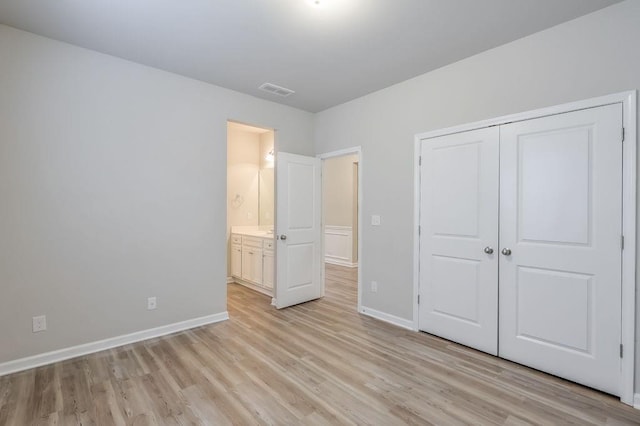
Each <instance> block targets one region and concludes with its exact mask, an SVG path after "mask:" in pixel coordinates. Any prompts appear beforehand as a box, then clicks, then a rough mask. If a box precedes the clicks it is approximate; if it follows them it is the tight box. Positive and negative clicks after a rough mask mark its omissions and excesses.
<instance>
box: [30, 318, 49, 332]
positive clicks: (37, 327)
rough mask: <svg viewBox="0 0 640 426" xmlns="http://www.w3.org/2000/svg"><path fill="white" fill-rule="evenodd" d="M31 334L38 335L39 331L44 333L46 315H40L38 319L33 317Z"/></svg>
mask: <svg viewBox="0 0 640 426" xmlns="http://www.w3.org/2000/svg"><path fill="white" fill-rule="evenodd" d="M32 321H33V332H34V333H39V332H41V331H45V330H46V329H47V317H46V315H41V316H38V317H33V318H32Z"/></svg>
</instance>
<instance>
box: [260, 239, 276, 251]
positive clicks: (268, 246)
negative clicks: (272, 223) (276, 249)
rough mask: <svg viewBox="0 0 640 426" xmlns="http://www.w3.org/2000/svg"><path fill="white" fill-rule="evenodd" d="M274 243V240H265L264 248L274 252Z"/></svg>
mask: <svg viewBox="0 0 640 426" xmlns="http://www.w3.org/2000/svg"><path fill="white" fill-rule="evenodd" d="M273 243H274V241H273V240H272V239H268V240H264V241H263V242H262V248H263V249H265V250H273Z"/></svg>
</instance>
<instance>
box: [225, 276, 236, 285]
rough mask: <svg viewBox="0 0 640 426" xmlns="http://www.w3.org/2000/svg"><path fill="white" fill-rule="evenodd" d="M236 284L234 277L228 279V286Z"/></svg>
mask: <svg viewBox="0 0 640 426" xmlns="http://www.w3.org/2000/svg"><path fill="white" fill-rule="evenodd" d="M234 282H236V280H235V279H234V278H233V277H227V284H232V283H234Z"/></svg>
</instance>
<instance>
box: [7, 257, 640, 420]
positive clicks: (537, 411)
mask: <svg viewBox="0 0 640 426" xmlns="http://www.w3.org/2000/svg"><path fill="white" fill-rule="evenodd" d="M355 273H356V272H355V270H354V269H347V268H341V267H335V266H328V267H327V295H326V297H325V298H324V299H322V300H318V301H314V302H310V303H306V304H302V305H298V306H295V307H292V308H289V309H285V310H281V311H277V310H276V309H274V308H273V307H271V306H270V305H269V302H270V300H269V298H267V297H266V296H263V295H261V294H258V293H255V292H253V291H251V290H248V289H246V288H244V287H241V286H239V285H234V284H232V285H229V314H230V316H231V319H230V320H229V321H226V322H223V323H218V324H214V325H210V326H205V327H200V328H197V329H193V330H190V331H187V332H183V333H179V334H175V335H172V336H168V337H164V338H158V339H153V340H148V341H145V342H141V343H138V344H133V345H128V346H124V347H121V348H117V349H113V350H109V351H104V352H100V353H97V354H93V355H90V356H85V357H81V358H77V359H74V360H70V361H66V362H62V363H58V364H54V365H51V366H48V367H42V368H37V369H34V370H30V371H26V372H23V373H18V374H14V375H10V376H5V377H2V378H0V425H27V424H58V425H76V424H83V425H84V424H98V425H111V424H116V425H119V424H133V425H148V424H206V425H223V424H239V425H251V424H277V425H294V424H308V425H315V424H320V425H321V424H332V425H336V424H376V425H395V424H437V425H458V424H476V425H478V424H502V425H525V424H553V425H557V424H578V425H589V424H609V425H631V424H640V411H637V410H634V409H633V408H630V407H627V406H625V405H623V404H621V403H620V402H619V401H618V400H616V399H615V398H613V397H611V396H608V395H604V394H602V393H599V392H596V391H593V390H590V389H587V388H584V387H581V386H578V385H575V384H573V383H569V382H567V381H564V380H561V379H558V378H555V377H551V376H548V375H545V374H542V373H539V372H536V371H533V370H531V369H528V368H525V367H522V366H519V365H516V364H513V363H510V362H508V361H504V360H500V359H497V358H494V357H491V356H488V355H485V354H482V353H479V352H477V351H474V350H471V349H468V348H465V347H462V346H459V345H456V344H453V343H451V342H448V341H445V340H442V339H439V338H436V337H433V336H429V335H427V334H424V333H415V332H411V331H408V330H403V329H400V328H397V327H394V326H392V325H389V324H386V323H384V322H380V321H377V320H375V319H372V318H368V317H366V316H363V315H359V314H357V313H356V307H355V305H356V284H355V282H356V280H355Z"/></svg>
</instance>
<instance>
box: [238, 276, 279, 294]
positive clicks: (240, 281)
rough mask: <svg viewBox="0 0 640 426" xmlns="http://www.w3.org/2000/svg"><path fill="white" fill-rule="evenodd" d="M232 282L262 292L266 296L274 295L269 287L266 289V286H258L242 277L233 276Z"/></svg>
mask: <svg viewBox="0 0 640 426" xmlns="http://www.w3.org/2000/svg"><path fill="white" fill-rule="evenodd" d="M233 282H234V283H235V284H238V285H241V286H244V287H247V288H248V289H251V290H253V291H257V292H258V293H262V294H264V295H267V296H271V297H273V296H274V295H275V293H274V292H273V290H270V289H268V288H266V287H262V286H259V285H257V284H254V283H252V282H249V281H247V280H243V279H242V278H238V277H234V278H233Z"/></svg>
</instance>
